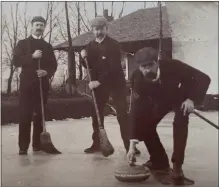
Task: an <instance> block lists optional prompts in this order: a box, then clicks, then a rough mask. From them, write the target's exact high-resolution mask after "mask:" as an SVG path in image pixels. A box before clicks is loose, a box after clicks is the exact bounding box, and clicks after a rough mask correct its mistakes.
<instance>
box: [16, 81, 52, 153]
mask: <svg viewBox="0 0 219 187" xmlns="http://www.w3.org/2000/svg"><path fill="white" fill-rule="evenodd" d="M48 88H49V84H48V83H47V82H45V81H44V84H43V97H44V98H43V100H44V108H45V105H46V102H47V96H48ZM33 113H34V115H33ZM32 117H33V136H32V146H33V148H40V134H41V133H42V131H43V127H42V112H41V101H40V89H39V82H38V81H37V82H34V83H33V84H31V85H29V86H26V85H25V84H24V83H22V82H21V86H20V96H19V136H18V144H19V148H20V149H21V150H27V149H28V148H29V144H30V132H31V121H32Z"/></svg>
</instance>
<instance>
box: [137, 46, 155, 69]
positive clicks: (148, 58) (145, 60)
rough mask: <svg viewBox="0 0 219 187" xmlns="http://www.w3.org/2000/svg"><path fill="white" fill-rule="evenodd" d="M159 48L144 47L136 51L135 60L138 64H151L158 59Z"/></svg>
mask: <svg viewBox="0 0 219 187" xmlns="http://www.w3.org/2000/svg"><path fill="white" fill-rule="evenodd" d="M157 55H158V53H157V50H156V49H154V48H152V47H144V48H142V49H140V50H138V51H137V52H136V53H135V56H134V60H135V62H136V63H138V64H145V65H147V64H150V63H153V61H157Z"/></svg>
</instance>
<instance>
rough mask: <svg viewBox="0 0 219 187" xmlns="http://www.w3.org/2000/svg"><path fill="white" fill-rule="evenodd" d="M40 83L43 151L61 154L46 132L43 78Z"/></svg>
mask: <svg viewBox="0 0 219 187" xmlns="http://www.w3.org/2000/svg"><path fill="white" fill-rule="evenodd" d="M38 68H39V69H40V59H39V61H38ZM39 82H40V101H41V110H42V126H43V132H42V133H41V134H40V142H41V150H42V151H44V152H46V153H50V154H61V152H60V151H58V150H57V149H56V148H55V147H54V145H53V143H52V140H51V136H50V134H49V133H48V132H47V131H46V124H45V112H44V102H43V89H42V78H41V77H40V78H39Z"/></svg>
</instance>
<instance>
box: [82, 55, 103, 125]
mask: <svg viewBox="0 0 219 187" xmlns="http://www.w3.org/2000/svg"><path fill="white" fill-rule="evenodd" d="M84 61H85V63H86V66H87V75H88V79H89V82H91V75H90V68H89V64H88V61H87V58H86V57H85V58H84ZM91 94H92V98H93V102H94V107H95V111H96V115H97V121H98V126H99V129H103V124H102V122H101V119H100V113H99V109H98V106H97V100H96V96H95V93H94V90H93V89H92V90H91Z"/></svg>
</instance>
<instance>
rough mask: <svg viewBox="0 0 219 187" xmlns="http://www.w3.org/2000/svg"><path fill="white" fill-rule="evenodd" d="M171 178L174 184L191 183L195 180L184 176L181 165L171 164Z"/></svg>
mask: <svg viewBox="0 0 219 187" xmlns="http://www.w3.org/2000/svg"><path fill="white" fill-rule="evenodd" d="M172 173H173V174H172V179H173V184H174V185H193V184H195V181H193V180H191V179H189V178H186V177H185V176H184V173H183V170H182V165H177V164H175V163H174V164H173V171H172Z"/></svg>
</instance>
